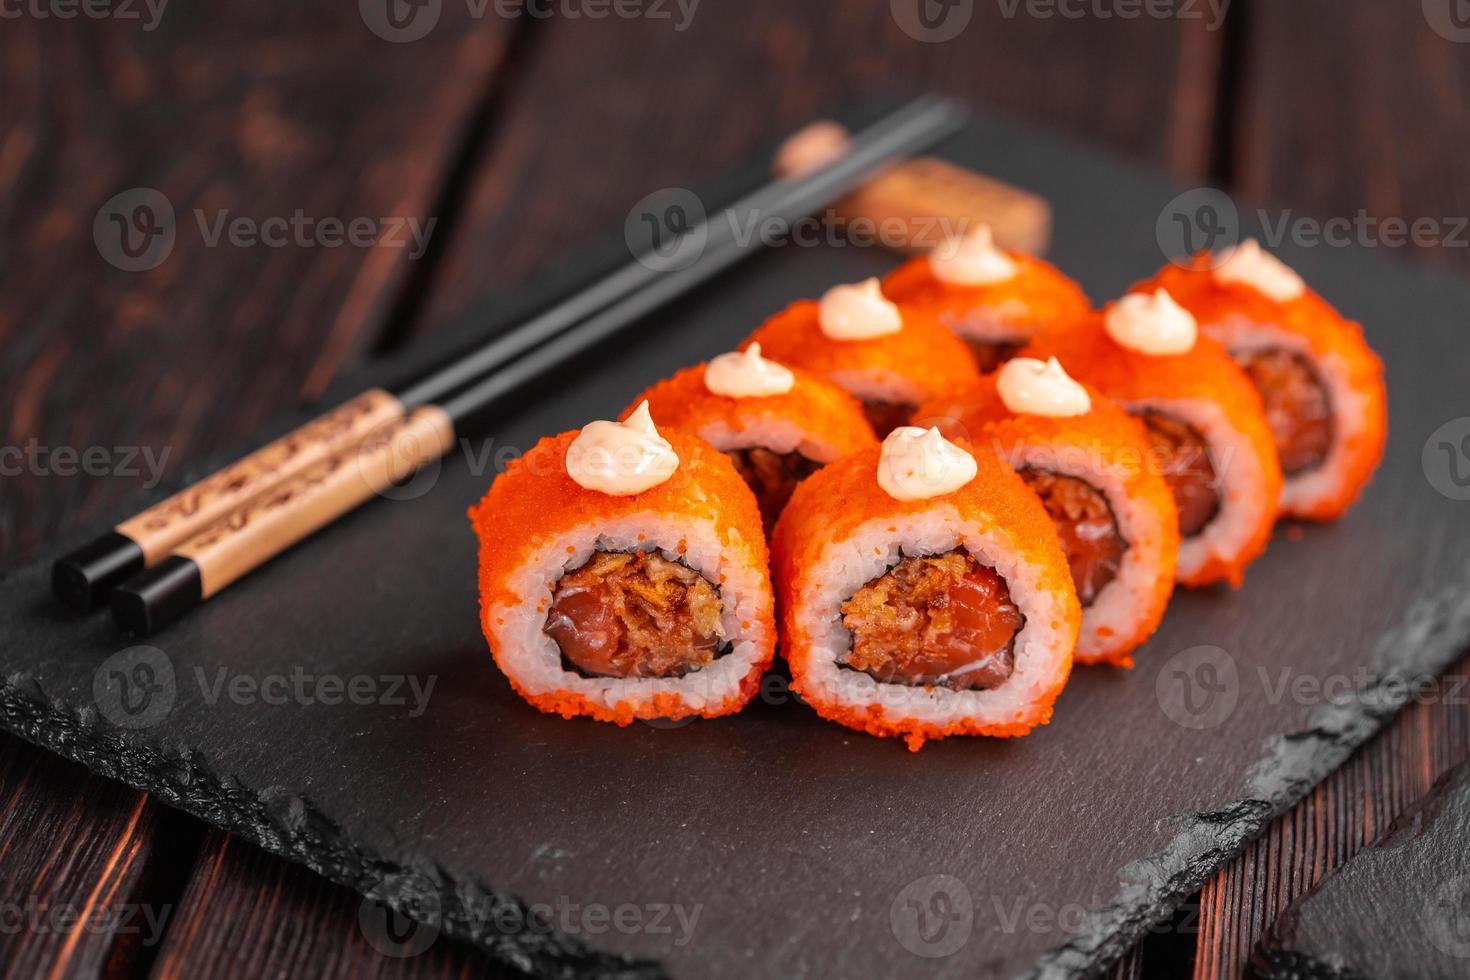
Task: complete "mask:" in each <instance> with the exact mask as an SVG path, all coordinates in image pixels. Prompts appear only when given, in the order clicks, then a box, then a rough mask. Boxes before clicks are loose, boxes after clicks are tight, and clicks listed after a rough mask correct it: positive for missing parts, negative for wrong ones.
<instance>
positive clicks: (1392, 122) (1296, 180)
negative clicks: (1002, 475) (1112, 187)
mask: <svg viewBox="0 0 1470 980" xmlns="http://www.w3.org/2000/svg"><path fill="white" fill-rule="evenodd" d="M1246 9H1247V11H1248V14H1247V23H1246V25H1245V30H1244V33H1243V35H1242V41H1241V43H1242V50H1241V52H1240V54H1241V61H1240V71H1239V76H1238V80H1239V88H1238V91H1237V92H1236V93H1235V96H1234V97H1235V99H1236V100H1237V104H1236V106H1235V110H1234V111H1235V117H1236V119H1237V120H1238V123H1239V128H1238V130H1237V131H1236V133H1235V134H1234V139H1233V144H1234V145H1233V146H1232V147H1231V148H1230V150H1229V152H1230V155H1231V158H1230V169H1231V171H1232V172H1233V177H1234V182H1235V185H1236V189H1237V190H1238V192H1239V194H1240V195H1241V196H1242V197H1245V198H1247V199H1255V200H1259V201H1262V202H1264V203H1265V204H1266V205H1267V206H1268V207H1269V206H1274V207H1275V208H1277V209H1281V208H1288V207H1289V208H1294V209H1295V210H1294V212H1293V213H1294V214H1295V215H1296V216H1298V217H1312V218H1315V219H1319V220H1325V219H1328V218H1333V217H1337V218H1347V219H1355V218H1356V216H1357V215H1358V214H1359V212H1360V211H1362V212H1364V213H1366V214H1368V215H1370V216H1373V217H1376V218H1380V219H1381V218H1389V217H1399V218H1405V219H1408V220H1409V221H1413V220H1414V219H1415V218H1426V217H1427V218H1431V219H1434V220H1436V221H1437V222H1443V221H1444V219H1448V223H1442V225H1441V226H1442V227H1445V228H1446V229H1447V230H1448V229H1449V228H1450V227H1451V226H1453V225H1454V224H1456V223H1457V221H1458V220H1461V219H1455V218H1454V216H1455V215H1462V216H1463V215H1467V214H1470V211H1467V210H1466V209H1467V207H1470V200H1467V199H1466V197H1465V190H1464V187H1463V184H1462V182H1461V181H1460V180H1459V178H1458V176H1457V175H1456V171H1455V168H1453V167H1446V166H1445V164H1444V162H1445V161H1446V160H1451V159H1456V158H1457V156H1458V154H1459V153H1460V151H1461V149H1462V148H1463V147H1464V146H1465V144H1466V142H1467V141H1470V104H1467V102H1466V101H1465V99H1464V97H1463V93H1464V92H1465V91H1466V90H1467V86H1470V45H1467V44H1463V43H1452V42H1450V41H1447V40H1446V39H1444V38H1443V37H1441V36H1439V35H1438V34H1436V33H1435V32H1434V30H1433V29H1431V27H1430V25H1429V22H1428V20H1427V19H1426V17H1425V13H1424V9H1425V8H1424V5H1421V4H1417V3H1414V4H1384V3H1378V2H1374V0H1351V2H1339V0H1301V2H1296V3H1289V4H1282V3H1250V4H1249V7H1248V8H1246ZM1271 217H1272V218H1273V219H1276V218H1279V217H1280V213H1279V211H1272V212H1271ZM1360 244H1365V245H1369V246H1371V244H1372V243H1371V242H1362V243H1360ZM1324 247H1325V246H1324ZM1382 251H1387V250H1382ZM1397 251H1399V252H1400V253H1401V254H1402V256H1403V257H1404V258H1409V259H1414V260H1417V261H1425V262H1429V263H1433V264H1439V265H1452V266H1455V267H1457V268H1460V269H1466V268H1470V248H1466V247H1462V248H1440V249H1428V250H1425V249H1414V248H1403V249H1398V250H1397ZM1467 672H1470V662H1467V663H1462V664H1461V665H1460V666H1459V667H1458V668H1456V671H1455V673H1457V674H1459V675H1464V674H1466V673H1467ZM1466 759H1470V711H1467V708H1466V707H1465V706H1464V704H1463V702H1462V703H1461V704H1459V705H1449V704H1443V703H1439V704H1431V705H1414V706H1411V707H1410V708H1408V709H1407V710H1406V711H1405V712H1404V714H1403V715H1401V716H1400V717H1399V718H1398V719H1397V720H1396V721H1395V722H1394V723H1393V724H1392V726H1391V727H1390V728H1388V729H1387V730H1386V731H1384V732H1383V733H1382V734H1381V735H1379V736H1378V737H1377V738H1376V739H1374V740H1373V741H1372V742H1370V743H1369V744H1368V745H1366V746H1364V747H1363V748H1362V749H1361V750H1359V751H1358V752H1357V753H1356V754H1355V755H1354V756H1353V758H1352V759H1351V760H1350V761H1349V762H1348V763H1347V764H1346V765H1345V766H1344V767H1343V768H1342V769H1340V770H1338V771H1337V772H1336V773H1334V774H1333V775H1332V776H1330V777H1329V778H1328V779H1327V780H1326V781H1325V782H1324V783H1323V784H1322V785H1320V786H1318V787H1316V788H1315V789H1314V790H1313V791H1312V792H1311V793H1310V794H1308V796H1307V797H1306V798H1305V799H1304V800H1302V802H1301V803H1300V804H1298V805H1297V806H1296V807H1295V808H1294V809H1293V810H1292V811H1291V812H1289V813H1287V814H1284V815H1283V816H1281V817H1280V818H1278V819H1277V820H1275V821H1274V822H1273V823H1272V824H1271V826H1270V828H1269V829H1268V830H1267V832H1266V834H1265V835H1264V836H1262V837H1261V838H1260V839H1258V840H1256V841H1255V842H1254V843H1252V844H1251V845H1250V846H1249V847H1247V848H1246V850H1245V853H1244V854H1242V855H1241V857H1240V858H1238V859H1237V860H1236V861H1235V862H1234V863H1232V864H1231V865H1230V866H1229V867H1227V868H1226V869H1224V870H1223V871H1221V872H1220V874H1219V875H1218V876H1217V877H1216V878H1215V879H1214V880H1212V881H1211V882H1210V883H1209V885H1207V886H1206V888H1205V890H1204V892H1203V894H1202V896H1201V912H1200V937H1199V951H1198V957H1197V960H1196V968H1195V974H1194V975H1195V977H1196V980H1213V978H1229V980H1235V978H1238V977H1240V976H1241V975H1242V971H1243V970H1244V968H1245V964H1246V962H1247V961H1248V960H1249V958H1250V954H1251V950H1252V949H1253V948H1254V946H1255V943H1256V941H1257V940H1258V938H1259V937H1260V935H1261V931H1262V930H1263V929H1264V928H1265V927H1266V926H1267V925H1269V924H1270V922H1271V921H1272V920H1273V919H1274V918H1275V916H1276V915H1277V914H1278V913H1279V912H1280V910H1281V909H1282V908H1283V907H1284V906H1285V904H1286V903H1287V902H1289V901H1290V900H1291V899H1292V898H1294V897H1296V896H1297V895H1300V894H1301V893H1302V892H1303V891H1305V890H1306V889H1307V888H1309V887H1310V886H1311V885H1312V884H1313V883H1315V882H1316V881H1317V880H1318V879H1320V878H1321V876H1322V875H1323V874H1324V873H1325V872H1326V871H1328V870H1330V869H1331V868H1334V867H1337V866H1338V865H1340V864H1341V863H1342V862H1343V861H1344V860H1346V859H1347V858H1348V857H1349V856H1350V855H1352V854H1354V853H1356V852H1357V851H1358V850H1359V849H1360V848H1361V847H1362V846H1363V845H1364V844H1365V843H1367V842H1368V841H1370V840H1372V839H1373V838H1374V837H1375V836H1377V835H1378V834H1379V833H1381V832H1382V831H1383V829H1384V828H1385V827H1386V826H1387V824H1388V822H1389V821H1390V820H1391V819H1392V818H1393V816H1394V815H1395V814H1397V813H1398V812H1400V811H1401V810H1402V809H1403V808H1404V806H1406V805H1407V804H1408V803H1409V802H1410V801H1411V800H1414V799H1416V798H1418V797H1419V796H1421V795H1422V794H1423V793H1424V792H1425V791H1426V790H1427V789H1428V787H1429V785H1430V784H1431V783H1432V782H1433V781H1434V779H1435V778H1436V777H1437V776H1438V775H1439V774H1440V773H1442V772H1444V771H1445V770H1447V769H1449V768H1451V767H1452V766H1454V765H1455V764H1457V763H1459V762H1461V761H1463V760H1466Z"/></svg>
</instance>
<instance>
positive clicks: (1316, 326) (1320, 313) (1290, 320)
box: [1134, 255, 1388, 521]
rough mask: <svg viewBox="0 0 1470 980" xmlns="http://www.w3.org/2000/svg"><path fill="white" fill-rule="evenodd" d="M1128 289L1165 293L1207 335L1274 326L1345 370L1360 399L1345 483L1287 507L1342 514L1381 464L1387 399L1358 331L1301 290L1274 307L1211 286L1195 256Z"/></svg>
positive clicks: (1236, 289) (1305, 513)
mask: <svg viewBox="0 0 1470 980" xmlns="http://www.w3.org/2000/svg"><path fill="white" fill-rule="evenodd" d="M1134 288H1135V290H1144V289H1147V290H1150V291H1152V290H1155V289H1165V290H1168V292H1169V295H1170V296H1172V297H1174V300H1175V301H1176V302H1178V303H1179V305H1180V306H1182V307H1184V308H1185V309H1186V310H1188V311H1189V312H1190V313H1192V314H1194V318H1195V319H1196V320H1198V321H1199V324H1200V328H1201V329H1202V330H1204V331H1205V333H1207V334H1208V333H1210V331H1211V328H1212V327H1213V326H1214V325H1215V324H1218V323H1220V322H1222V321H1224V320H1225V319H1226V318H1228V317H1231V316H1243V317H1245V318H1246V319H1248V320H1251V321H1252V322H1255V323H1260V324H1274V325H1276V326H1278V327H1280V328H1281V329H1282V330H1283V331H1286V332H1287V333H1292V334H1295V335H1297V336H1299V337H1301V338H1302V340H1303V341H1305V342H1306V345H1307V349H1308V350H1310V351H1311V353H1312V359H1313V360H1315V361H1333V362H1336V363H1337V364H1340V365H1342V366H1344V367H1345V368H1346V369H1347V383H1348V386H1349V387H1351V388H1352V390H1353V391H1355V392H1357V393H1358V394H1359V395H1360V396H1362V398H1363V399H1364V402H1365V406H1364V416H1365V417H1364V418H1362V419H1361V420H1359V421H1360V422H1361V423H1362V429H1361V430H1360V431H1357V432H1354V433H1352V434H1351V435H1350V436H1349V437H1348V438H1347V439H1346V440H1345V441H1344V442H1343V445H1342V450H1341V451H1342V453H1343V462H1344V474H1345V477H1346V478H1345V479H1344V480H1343V481H1342V483H1341V485H1340V486H1339V487H1338V490H1337V492H1336V493H1334V494H1331V495H1329V496H1325V497H1323V498H1320V499H1319V500H1317V501H1316V502H1314V504H1313V505H1312V506H1311V507H1293V508H1291V510H1290V511H1289V514H1290V516H1292V517H1301V518H1305V519H1307V520H1314V521H1332V520H1336V519H1337V518H1339V517H1341V516H1342V514H1343V512H1344V511H1346V510H1347V509H1348V507H1349V506H1351V504H1352V503H1353V501H1354V500H1356V499H1357V498H1358V494H1359V493H1361V492H1362V490H1363V487H1364V486H1365V485H1367V483H1368V480H1369V479H1370V478H1371V477H1372V476H1373V471H1374V470H1375V469H1377V468H1378V464H1379V462H1380V461H1381V460H1382V459H1383V446H1384V442H1385V441H1386V440H1387V438H1388V392H1387V390H1386V389H1385V387H1384V383H1383V362H1382V361H1381V360H1380V359H1379V357H1378V355H1377V354H1375V353H1374V352H1373V349H1372V348H1371V347H1369V346H1368V342H1367V341H1366V340H1365V339H1363V328H1362V326H1361V325H1359V324H1358V323H1355V322H1354V321H1352V320H1348V319H1346V318H1345V317H1343V316H1342V314H1340V313H1338V312H1337V310H1335V309H1333V308H1332V305H1331V304H1330V303H1328V302H1327V301H1326V300H1324V299H1323V298H1322V297H1321V296H1318V295H1317V294H1316V293H1315V292H1313V291H1312V290H1310V289H1308V290H1306V291H1305V292H1303V293H1302V295H1301V296H1299V297H1297V298H1296V299H1294V300H1290V301H1288V302H1285V303H1279V302H1277V301H1276V300H1273V299H1271V298H1270V297H1269V296H1266V295H1265V294H1263V293H1261V292H1260V291H1258V290H1256V289H1252V288H1251V287H1250V286H1247V285H1245V284H1243V283H1222V282H1219V281H1217V280H1216V279H1215V277H1214V275H1213V274H1212V272H1211V269H1210V259H1209V257H1208V256H1206V255H1200V256H1197V257H1196V258H1195V259H1194V260H1193V262H1192V264H1191V265H1190V266H1189V267H1187V268H1186V267H1184V266H1180V265H1174V264H1172V263H1171V264H1169V265H1166V266H1165V267H1164V268H1163V270H1162V271H1160V272H1159V274H1158V275H1157V276H1155V277H1154V278H1153V279H1151V280H1149V281H1148V282H1147V283H1144V284H1142V285H1140V286H1136V287H1134Z"/></svg>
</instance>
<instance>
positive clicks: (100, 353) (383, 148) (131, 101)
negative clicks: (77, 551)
mask: <svg viewBox="0 0 1470 980" xmlns="http://www.w3.org/2000/svg"><path fill="white" fill-rule="evenodd" d="M138 6H141V5H138ZM504 30H505V25H504V24H503V22H501V21H498V20H495V19H494V18H491V19H489V20H485V21H479V22H476V21H472V20H471V19H470V18H469V15H468V13H467V12H466V10H465V8H464V7H462V6H458V5H448V6H447V8H446V10H445V13H444V16H443V17H442V18H441V21H440V23H439V24H438V26H437V27H436V28H435V30H434V31H433V32H431V33H430V35H429V36H428V37H425V38H424V39H422V40H419V41H417V42H414V43H404V44H395V43H389V42H388V41H385V40H383V39H381V38H379V37H377V36H374V34H373V33H372V32H371V31H369V30H368V28H367V27H366V26H365V23H364V21H363V19H362V17H361V16H360V15H359V12H358V5H357V4H345V5H342V4H338V5H320V4H305V5H300V4H287V3H263V4H243V5H234V6H232V7H230V8H229V9H227V10H226V9H223V8H220V9H211V10H209V11H200V10H193V9H190V8H178V7H175V8H172V9H167V10H166V11H165V13H164V15H163V17H162V19H161V20H160V21H159V22H158V23H157V25H156V28H155V29H153V30H144V29H143V28H142V27H140V26H138V25H137V24H136V23H134V22H129V21H121V20H118V19H116V18H111V19H88V18H77V19H73V20H65V21H62V20H57V19H53V18H35V17H28V16H23V17H20V18H18V19H10V20H7V21H6V28H5V31H4V32H3V34H0V90H3V91H4V92H5V94H6V97H5V99H4V100H3V102H0V222H3V224H4V227H5V228H7V229H8V230H9V231H8V233H7V236H6V238H7V240H6V242H5V244H4V246H3V248H0V278H3V280H4V281H5V282H6V283H7V288H6V290H5V291H4V292H3V293H0V392H4V393H5V396H6V406H7V408H8V411H6V412H5V413H4V417H3V421H0V445H3V446H4V447H5V453H6V455H5V459H4V460H3V461H0V462H3V463H4V465H5V466H6V478H5V481H4V484H5V486H4V498H3V502H0V504H3V506H0V552H3V553H5V554H6V555H8V556H9V557H11V558H21V557H26V556H29V555H32V554H35V553H36V552H37V550H38V549H39V548H40V546H41V544H42V543H43V542H45V541H47V540H49V539H51V538H53V537H54V536H55V534H56V533H57V532H58V530H61V529H63V528H64V527H65V526H67V525H68V524H69V523H75V522H77V521H80V520H83V519H85V518H87V517H92V516H96V515H99V514H102V513H113V512H116V511H117V510H118V509H119V507H120V505H121V503H122V501H124V500H125V499H127V498H128V496H129V495H130V494H131V493H134V492H136V490H137V488H138V487H139V486H144V485H150V484H153V483H156V482H157V480H158V477H159V476H160V474H159V473H158V472H157V470H159V469H161V470H162V471H163V473H164V474H166V475H167V476H169V477H177V476H178V474H179V473H180V472H181V471H182V470H183V469H185V468H187V467H188V465H189V461H190V459H191V457H192V458H193V459H197V458H198V456H199V455H200V454H201V453H202V452H203V451H204V450H207V449H210V448H217V447H219V446H220V445H222V444H224V443H226V442H228V441H229V440H232V439H238V438H241V437H244V436H246V435H248V434H249V433H252V432H253V431H254V430H256V429H258V428H259V427H260V425H261V424H262V423H263V422H264V421H265V420H266V419H268V418H270V417H271V416H272V415H273V414H275V413H276V412H277V411H278V410H279V409H280V408H282V407H283V406H289V405H291V404H292V403H294V402H295V401H297V400H298V399H299V398H300V397H301V396H302V395H303V394H305V395H306V396H307V397H310V396H312V395H313V394H314V393H316V392H319V391H320V390H321V388H322V387H323V386H324V385H325V384H326V383H327V381H329V380H330V378H331V377H332V376H333V375H334V374H335V373H336V372H337V370H338V369H339V368H340V367H341V365H342V364H344V363H346V362H347V361H349V360H350V359H351V358H352V357H353V356H354V355H355V353H356V352H357V351H358V350H359V349H360V348H361V346H362V345H363V343H364V341H363V338H364V337H367V338H369V340H368V341H367V342H371V338H372V337H374V336H375V335H376V334H377V333H378V332H379V331H380V330H381V328H382V326H383V323H384V320H385V318H386V317H387V315H388V312H389V310H390V309H391V308H392V306H393V303H394V301H395V299H396V297H397V296H398V294H399V292H400V291H401V290H402V289H403V288H404V286H405V284H406V283H407V282H408V281H409V280H410V278H411V277H412V275H413V273H414V267H413V258H412V255H413V254H414V253H415V251H416V249H415V248H414V247H412V246H410V247H398V246H397V244H396V243H397V242H398V241H399V240H401V239H404V238H406V237H407V236H405V235H404V234H403V232H404V231H407V221H408V219H413V220H414V221H416V222H418V223H419V228H420V230H421V232H422V231H423V230H424V229H426V228H427V222H428V221H429V220H430V219H432V218H434V217H435V216H434V215H432V214H430V213H429V210H430V208H431V207H432V206H433V205H434V202H435V200H436V195H437V193H438V191H439V189H440V183H441V181H442V179H443V177H444V174H445V172H446V171H447V170H448V169H449V168H450V166H451V164H452V163H453V161H454V159H455V157H456V154H457V153H458V152H459V150H460V145H461V143H462V142H463V140H464V138H465V136H466V134H467V132H468V131H469V128H470V126H471V125H472V123H473V121H474V118H475V115H476V112H477V110H478V107H479V104H480V99H481V96H482V94H483V92H484V90H485V86H486V84H487V82H488V79H489V77H490V74H491V72H492V71H493V70H494V68H495V66H496V64H497V60H498V57H499V55H500V51H501V43H500V41H501V35H502V33H503V31H504ZM154 192H156V193H154ZM120 193H122V194H125V195H131V196H130V197H125V198H123V199H122V201H121V202H120V204H116V205H113V206H112V207H111V208H109V206H108V204H107V202H109V200H111V199H113V198H114V195H118V194H120ZM143 204H147V205H149V206H150V207H151V208H152V209H151V210H145V211H138V210H137V207H138V206H139V205H143ZM119 207H120V208H121V210H120V211H119V210H117V209H118V208H119ZM168 209H171V210H172V212H173V215H174V219H175V225H174V233H173V245H172V249H171V251H168V250H167V249H162V248H160V252H159V253H158V254H159V255H160V256H164V257H162V258H161V261H160V262H159V263H158V264H157V265H156V266H155V267H153V268H150V269H142V270H137V271H126V270H125V269H124V268H119V267H116V266H115V265H114V264H111V263H110V262H109V257H110V258H112V259H114V260H118V261H122V262H123V264H128V263H127V262H126V261H125V260H124V259H123V257H122V253H120V252H119V251H118V249H119V247H120V244H121V241H122V238H121V233H122V230H123V228H126V229H127V231H128V235H129V239H130V241H131V242H132V243H133V244H134V245H135V246H139V245H141V244H143V243H145V242H148V241H150V240H152V241H157V242H159V243H160V245H161V244H162V243H165V242H167V237H166V235H162V234H152V232H153V231H154V230H155V229H159V230H161V229H162V228H163V227H164V226H165V224H166V220H165V219H166V215H167V210H168ZM298 216H299V217H298ZM119 219H120V220H121V221H122V222H123V224H122V225H121V226H120V225H118V224H117V223H116V220H119ZM237 220H243V221H246V222H248V223H249V226H248V227H247V226H240V230H241V231H243V232H244V233H245V234H243V235H242V234H237V233H236V230H235V225H234V224H233V223H234V222H236V221H237ZM352 221H362V222H367V223H368V224H364V225H362V226H361V227H360V229H359V231H360V235H359V240H360V241H361V242H363V243H364V244H361V245H358V244H352V243H350V242H344V241H343V238H344V235H343V231H342V230H339V229H338V228H336V227H335V225H334V224H333V223H334V222H352ZM152 222H157V224H153V223H152ZM268 223H269V224H268ZM252 229H258V231H259V235H256V234H255V233H254V232H253V231H252ZM266 236H268V237H266ZM369 242H370V244H369ZM278 243H281V244H279V245H278ZM150 258H151V256H150V255H147V254H145V255H144V256H143V257H142V259H141V260H140V261H145V262H146V261H147V260H149V259H150ZM143 449H147V450H149V451H151V453H152V458H151V461H150V458H148V457H146V456H144V455H143V454H142V453H141V452H140V451H141V450H143ZM89 454H90V458H91V461H92V462H91V463H85V462H83V461H84V460H86V459H88V457H89ZM79 457H80V458H79ZM154 463H157V464H160V465H158V466H155V465H153V464H154ZM119 516H121V515H119Z"/></svg>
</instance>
